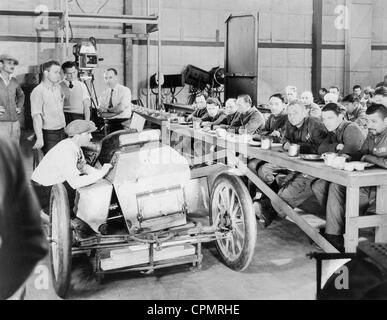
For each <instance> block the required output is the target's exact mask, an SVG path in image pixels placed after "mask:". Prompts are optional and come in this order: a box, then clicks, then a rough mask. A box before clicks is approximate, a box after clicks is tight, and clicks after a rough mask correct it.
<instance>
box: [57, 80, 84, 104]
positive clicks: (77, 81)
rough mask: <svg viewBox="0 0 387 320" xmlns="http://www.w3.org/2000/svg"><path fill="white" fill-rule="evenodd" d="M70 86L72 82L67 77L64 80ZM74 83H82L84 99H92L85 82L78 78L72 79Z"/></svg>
mask: <svg viewBox="0 0 387 320" xmlns="http://www.w3.org/2000/svg"><path fill="white" fill-rule="evenodd" d="M62 82H64V83H65V84H66V86H67V87H68V86H69V85H70V82H69V81H67V80H66V79H64V80H62ZM71 83H72V84H73V85H80V86H81V88H82V100H87V99H90V95H89V91H87V88H86V85H85V83H84V82H82V81H79V80H78V79H77V80H74V81H71Z"/></svg>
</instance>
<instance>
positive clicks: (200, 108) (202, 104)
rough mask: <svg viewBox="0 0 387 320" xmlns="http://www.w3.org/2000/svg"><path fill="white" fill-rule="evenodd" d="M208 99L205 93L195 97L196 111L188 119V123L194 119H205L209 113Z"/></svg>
mask: <svg viewBox="0 0 387 320" xmlns="http://www.w3.org/2000/svg"><path fill="white" fill-rule="evenodd" d="M207 99H208V95H207V93H205V92H199V93H198V94H197V95H196V97H195V105H194V106H195V111H194V112H193V113H192V114H191V115H189V116H188V117H187V121H191V120H192V119H193V118H200V119H201V118H203V117H204V116H205V115H206V113H207V109H206V108H207Z"/></svg>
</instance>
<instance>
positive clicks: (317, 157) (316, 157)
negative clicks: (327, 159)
mask: <svg viewBox="0 0 387 320" xmlns="http://www.w3.org/2000/svg"><path fill="white" fill-rule="evenodd" d="M300 158H301V159H302V160H306V161H319V160H324V159H323V158H322V157H321V156H320V155H319V154H300Z"/></svg>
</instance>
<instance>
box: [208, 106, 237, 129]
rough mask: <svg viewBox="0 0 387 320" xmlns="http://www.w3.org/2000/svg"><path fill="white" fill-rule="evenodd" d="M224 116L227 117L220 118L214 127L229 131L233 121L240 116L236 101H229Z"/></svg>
mask: <svg viewBox="0 0 387 320" xmlns="http://www.w3.org/2000/svg"><path fill="white" fill-rule="evenodd" d="M224 114H225V115H226V117H220V118H219V119H218V120H216V121H215V122H214V123H213V125H214V128H215V129H216V128H223V129H227V128H228V127H229V126H230V125H231V123H233V121H235V119H236V117H237V116H238V106H237V104H236V99H228V100H227V101H226V105H225V108H224Z"/></svg>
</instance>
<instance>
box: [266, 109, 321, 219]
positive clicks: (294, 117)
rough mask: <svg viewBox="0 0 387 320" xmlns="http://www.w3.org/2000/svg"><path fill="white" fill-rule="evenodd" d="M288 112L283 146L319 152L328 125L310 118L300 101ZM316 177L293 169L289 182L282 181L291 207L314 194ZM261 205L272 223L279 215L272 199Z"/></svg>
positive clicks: (282, 194)
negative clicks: (275, 211) (313, 184)
mask: <svg viewBox="0 0 387 320" xmlns="http://www.w3.org/2000/svg"><path fill="white" fill-rule="evenodd" d="M287 112H288V121H287V123H286V125H285V133H284V139H283V149H284V150H285V151H287V150H289V147H290V144H298V145H299V147H300V153H305V154H317V151H318V147H319V146H320V144H321V143H322V141H323V140H324V139H325V138H326V136H327V130H326V128H325V127H324V125H323V124H322V123H321V122H320V121H319V120H317V119H316V118H311V117H309V116H308V110H307V108H306V106H305V105H304V104H303V103H302V102H300V101H293V102H291V103H290V104H289V105H288V109H287ZM315 180H316V178H314V177H311V176H308V175H304V174H301V173H299V172H291V173H289V174H288V175H287V177H286V178H285V181H283V182H281V183H279V184H280V186H279V187H280V190H279V192H278V195H279V196H280V197H281V198H282V200H284V201H285V202H286V203H287V204H288V205H289V206H291V207H292V208H297V207H299V206H300V205H302V204H303V203H304V202H305V201H306V200H308V199H309V198H310V197H312V196H313V191H312V187H311V185H312V183H313V181H315ZM264 200H267V199H264ZM260 205H261V206H262V209H261V210H259V211H260V212H261V215H260V217H259V218H260V220H261V222H263V225H264V226H268V225H269V224H270V223H271V222H272V220H273V218H274V217H275V213H274V211H273V210H272V208H271V205H270V201H261V203H260ZM258 215H259V213H258ZM278 215H279V216H280V217H281V218H283V217H285V214H284V213H283V212H278Z"/></svg>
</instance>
